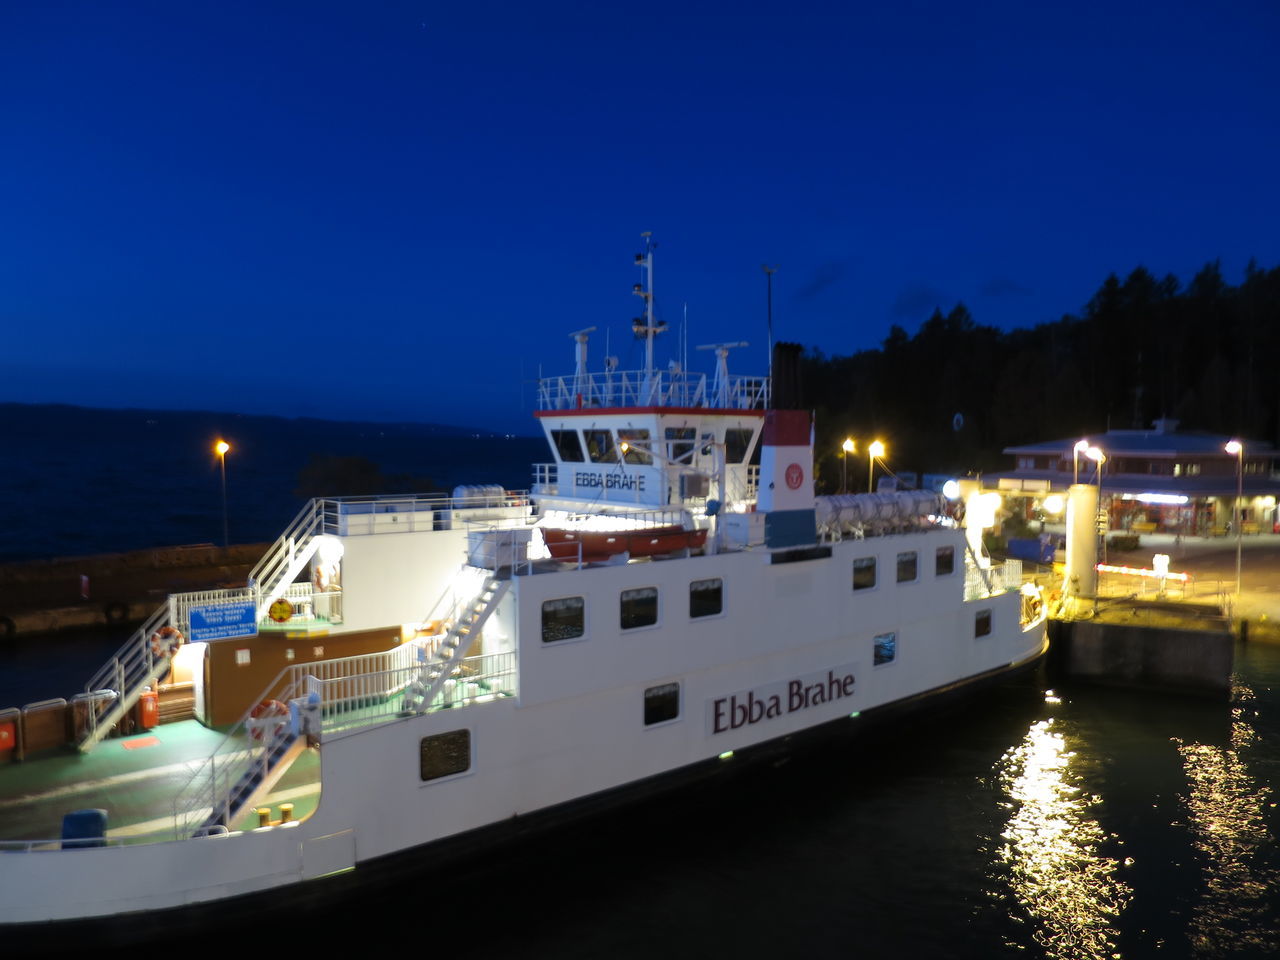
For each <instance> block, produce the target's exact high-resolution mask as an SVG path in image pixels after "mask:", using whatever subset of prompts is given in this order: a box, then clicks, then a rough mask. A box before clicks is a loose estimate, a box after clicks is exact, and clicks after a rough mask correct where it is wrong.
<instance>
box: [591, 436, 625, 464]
mask: <svg viewBox="0 0 1280 960" xmlns="http://www.w3.org/2000/svg"><path fill="white" fill-rule="evenodd" d="M583 435H584V436H585V437H586V438H587V456H589V457H590V458H591V462H592V463H617V462H618V448H617V447H615V446H614V445H613V434H612V433H610V432H609V431H608V430H584V431H583Z"/></svg>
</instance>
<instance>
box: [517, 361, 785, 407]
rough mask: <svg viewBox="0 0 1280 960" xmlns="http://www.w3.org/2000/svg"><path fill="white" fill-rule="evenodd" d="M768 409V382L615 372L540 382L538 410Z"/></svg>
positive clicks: (655, 373) (643, 372)
mask: <svg viewBox="0 0 1280 960" xmlns="http://www.w3.org/2000/svg"><path fill="white" fill-rule="evenodd" d="M768 405H769V378H768V377H747V376H729V377H727V378H724V379H718V378H717V379H713V380H710V381H709V380H708V376H707V374H705V373H673V372H671V371H667V370H655V371H653V372H652V373H646V372H645V371H643V370H622V371H618V370H614V371H610V372H607V373H587V374H582V375H581V376H570V377H545V378H543V379H542V380H539V381H538V409H540V410H581V409H585V408H589V407H704V408H708V409H718V410H762V409H764V408H766V407H768Z"/></svg>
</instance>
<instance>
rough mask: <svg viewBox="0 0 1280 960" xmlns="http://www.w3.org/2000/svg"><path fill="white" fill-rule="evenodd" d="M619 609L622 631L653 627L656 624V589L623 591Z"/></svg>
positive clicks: (644, 588) (645, 588)
mask: <svg viewBox="0 0 1280 960" xmlns="http://www.w3.org/2000/svg"><path fill="white" fill-rule="evenodd" d="M621 607H622V629H623V630H634V629H635V628H636V627H651V626H653V625H654V624H655V623H657V622H658V588H657V587H638V588H636V589H635V590H623V591H622V604H621Z"/></svg>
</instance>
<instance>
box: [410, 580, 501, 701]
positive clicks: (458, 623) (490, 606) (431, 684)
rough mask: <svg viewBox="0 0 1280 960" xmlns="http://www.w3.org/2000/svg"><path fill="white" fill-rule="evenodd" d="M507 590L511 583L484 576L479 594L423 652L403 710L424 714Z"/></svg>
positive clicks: (455, 669) (466, 604)
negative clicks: (422, 661) (422, 658)
mask: <svg viewBox="0 0 1280 960" xmlns="http://www.w3.org/2000/svg"><path fill="white" fill-rule="evenodd" d="M510 588H511V581H510V580H504V579H502V578H500V577H496V576H492V575H489V574H486V575H485V578H484V583H483V585H482V586H481V588H480V591H479V592H478V593H477V594H476V595H475V596H474V597H472V598H471V599H470V600H469V601H467V602H466V603H465V604H464V605H463V607H462V610H461V611H460V612H459V613H458V615H457V616H456V617H455V618H454V621H453V623H452V625H450V627H449V629H448V630H447V631H446V632H445V635H444V636H443V637H442V638H441V639H440V641H439V642H438V643H436V644H435V645H434V646H432V647H430V648H428V649H426V650H424V651H423V655H424V657H425V662H424V663H423V665H422V669H420V670H419V671H418V675H417V676H416V677H415V678H414V679H413V681H412V682H411V683H410V684H409V688H408V690H407V691H406V692H405V709H406V710H407V711H409V712H412V713H419V714H421V713H426V712H427V710H429V709H430V707H431V704H432V703H433V702H434V701H435V699H436V697H437V696H439V694H440V691H441V690H443V689H444V685H445V683H447V682H448V681H449V679H450V678H451V677H452V676H453V675H454V673H456V672H457V669H458V666H459V665H460V664H461V663H462V659H463V657H465V656H466V654H467V651H468V650H469V649H470V648H471V645H472V643H473V642H474V641H475V639H476V638H477V637H478V636H479V635H480V631H481V630H483V629H484V625H485V621H487V620H488V619H489V617H490V616H491V615H492V613H493V611H494V610H495V609H497V606H498V603H499V602H500V601H501V600H502V598H503V597H504V596H505V595H506V593H507V590H509V589H510Z"/></svg>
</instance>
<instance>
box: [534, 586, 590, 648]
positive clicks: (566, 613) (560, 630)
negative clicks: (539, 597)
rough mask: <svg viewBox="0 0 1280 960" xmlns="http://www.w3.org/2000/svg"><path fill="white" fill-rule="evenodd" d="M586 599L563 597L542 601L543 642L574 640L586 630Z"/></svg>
mask: <svg viewBox="0 0 1280 960" xmlns="http://www.w3.org/2000/svg"><path fill="white" fill-rule="evenodd" d="M585 606H586V603H585V601H584V600H583V599H582V597H561V598H560V599H559V600H544V601H543V602H542V642H543V643H555V642H556V641H557V640H573V639H574V638H576V637H580V636H582V635H583V634H584V633H585V632H586V617H585V616H584V615H583V612H584V607H585Z"/></svg>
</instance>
